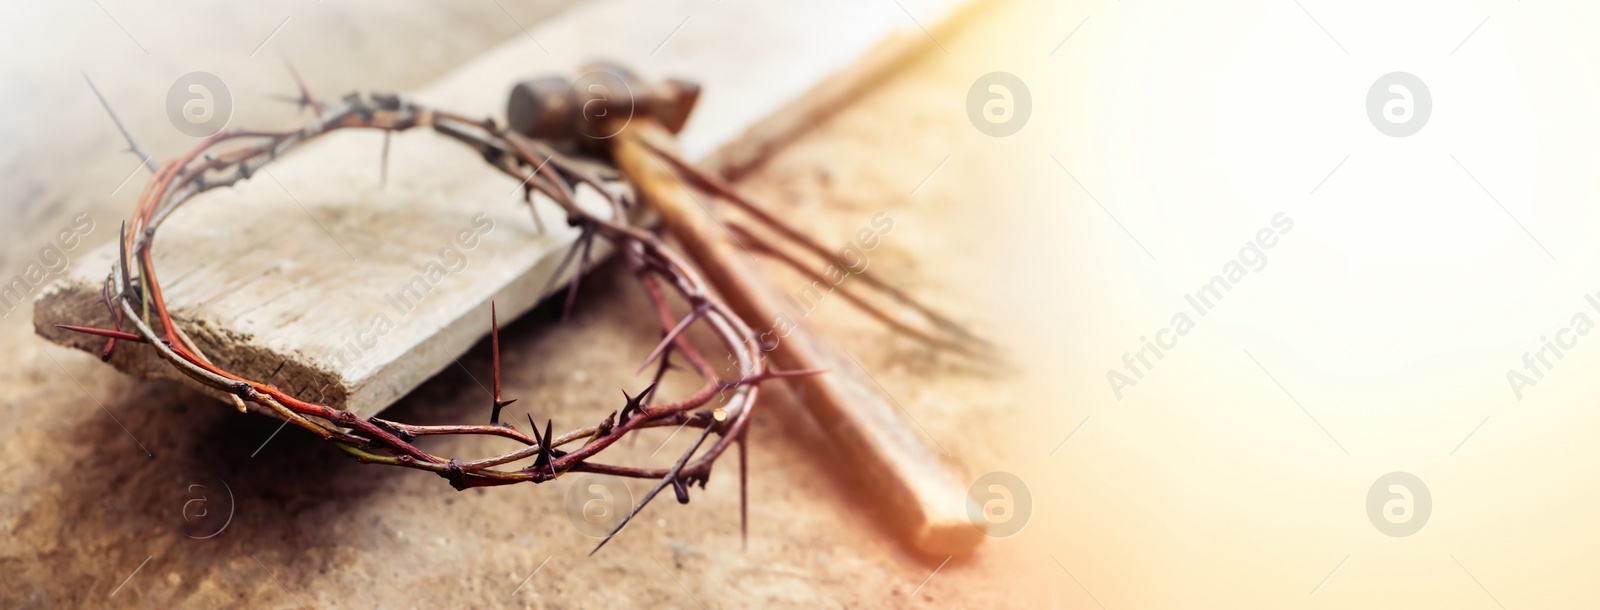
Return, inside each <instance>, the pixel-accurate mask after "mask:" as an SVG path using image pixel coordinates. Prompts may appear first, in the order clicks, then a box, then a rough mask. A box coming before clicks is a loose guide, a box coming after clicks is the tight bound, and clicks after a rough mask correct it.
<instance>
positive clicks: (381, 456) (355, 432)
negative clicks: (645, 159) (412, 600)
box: [62, 86, 785, 550]
mask: <svg viewBox="0 0 1600 610" xmlns="http://www.w3.org/2000/svg"><path fill="white" fill-rule="evenodd" d="M299 102H300V103H302V104H303V105H307V106H311V107H313V109H314V110H315V111H316V117H315V118H314V119H313V120H311V121H310V122H309V123H308V124H307V125H305V126H304V127H301V128H299V129H292V130H287V131H253V130H248V129H233V130H228V131H224V132H221V133H218V134H215V135H213V136H211V137H209V138H207V139H206V140H205V141H204V142H202V143H201V144H200V145H199V146H197V147H196V148H195V149H193V150H191V151H189V152H188V153H187V154H185V155H183V156H182V157H180V158H178V159H176V160H173V161H169V162H166V163H164V164H162V165H160V166H159V167H158V168H157V169H156V171H155V176H154V177H153V178H152V180H151V181H150V182H149V183H148V184H147V185H146V187H145V189H144V192H143V193H142V194H141V195H140V197H139V200H138V204H137V206H136V208H135V210H134V214H133V218H132V221H131V222H128V223H124V225H123V227H122V232H121V237H120V242H119V246H120V255H119V256H118V258H117V261H116V263H115V264H114V265H113V268H112V271H111V273H110V275H108V276H107V278H106V283H105V287H104V290H103V294H102V296H103V298H104V302H105V304H106V306H107V307H108V308H109V309H110V311H111V314H112V319H113V320H114V328H112V329H95V328H85V327H77V326H67V325H63V326H62V328H66V329H69V330H74V331H79V332H86V333H90V334H96V335H101V336H104V337H107V345H106V349H105V351H104V352H103V357H105V358H109V357H110V355H111V353H112V350H113V349H114V348H115V346H116V342H117V341H119V340H120V341H127V342H137V343H143V344H146V345H149V346H150V347H152V348H153V349H155V350H156V351H157V352H158V353H159V354H160V356H161V357H162V358H163V359H165V360H166V361H167V362H169V363H170V364H171V365H172V366H174V367H176V368H178V370H180V371H182V372H183V373H184V374H186V375H187V376H189V377H190V378H192V379H194V380H195V381H198V382H200V383H201V384H204V385H206V386H208V387H211V388H213V389H216V390H220V391H222V392H225V393H227V394H229V395H230V396H231V397H232V400H233V402H234V403H235V405H236V406H237V407H238V408H239V409H241V410H243V409H244V408H245V406H246V405H245V403H254V404H256V405H260V406H262V407H265V408H266V409H269V410H271V411H273V412H275V413H277V414H278V415H279V416H281V417H283V418H285V419H287V420H289V421H291V422H294V423H295V424H296V425H298V426H300V427H302V428H305V429H306V430H309V431H311V432H313V433H315V434H317V435H318V436H321V437H322V438H323V439H325V440H327V441H329V442H331V443H333V444H334V445H335V446H337V447H338V448H339V449H341V450H343V451H345V452H346V453H349V454H351V455H353V456H355V458H356V459H358V460H360V461H362V462H368V463H376V464H387V465H391V466H401V467H406V468H414V469H418V470H425V471H429V472H433V473H435V474H438V475H439V476H441V477H444V478H445V479H447V480H449V481H450V484H451V485H452V486H454V487H455V488H457V489H467V488H472V487H484V486H495V485H507V484H512V483H521V482H533V483H541V482H545V481H550V480H553V479H555V478H558V477H560V476H561V475H562V474H564V473H568V472H593V473H600V474H608V475H614V476H622V477H632V478H644V479H658V480H659V483H658V484H657V486H656V491H659V490H660V489H662V488H665V487H667V486H669V485H670V486H672V487H673V489H674V490H675V491H676V492H677V493H678V496H679V499H680V500H683V501H687V493H688V487H689V486H690V485H694V484H698V485H700V486H701V487H702V488H704V486H705V483H706V481H707V480H708V479H709V478H710V476H711V467H712V464H713V463H714V462H715V461H716V459H717V458H718V457H719V456H721V455H722V453H723V452H724V451H726V450H727V449H728V447H729V445H731V444H732V443H734V442H742V439H743V438H744V435H743V432H744V430H745V428H746V427H747V426H748V425H749V423H750V413H751V409H750V408H751V406H753V405H754V404H755V400H756V396H757V392H758V389H757V385H758V384H759V383H760V382H761V381H764V380H766V379H770V378H774V377H779V376H783V375H785V373H783V372H778V371H772V370H768V369H766V367H765V365H764V364H763V360H762V358H761V354H760V352H759V345H760V344H759V342H758V341H757V340H756V339H755V333H754V332H753V331H752V330H751V329H750V327H749V326H748V325H746V324H745V322H744V321H743V320H741V319H739V317H738V316H736V315H734V314H733V313H732V312H731V311H730V310H729V309H728V308H727V306H725V305H724V304H723V303H721V302H720V301H718V300H717V299H716V297H714V296H712V294H710V292H709V291H708V290H707V286H706V284H705V282H704V281H703V280H702V279H701V278H700V276H699V274H698V273H696V272H695V271H694V270H693V269H692V268H690V267H689V266H688V265H687V264H686V263H685V262H684V260H683V259H681V258H680V257H679V256H678V255H677V254H675V253H674V252H672V251H671V250H669V249H667V248H666V247H665V246H664V245H663V244H662V242H661V240H660V239H659V238H658V237H657V236H656V235H654V234H653V233H651V232H649V231H646V230H643V229H641V228H639V227H636V226H632V225H630V224H629V221H628V218H629V217H628V210H629V208H630V207H631V206H632V205H633V204H632V202H631V201H628V200H627V199H625V198H624V197H622V196H619V195H617V194H615V192H614V189H609V188H606V187H607V185H606V184H605V177H603V176H601V175H599V173H598V172H597V171H596V170H594V169H591V168H590V167H588V166H586V165H584V164H582V163H578V162H575V161H574V160H573V159H571V158H570V157H566V156H564V155H563V154H562V153H560V152H557V151H556V150H555V149H554V148H553V147H552V146H550V145H548V144H546V143H542V142H539V141H535V140H532V139H529V138H527V137H524V136H522V135H520V134H517V133H515V132H512V131H509V130H507V129H504V128H501V127H499V126H497V125H496V124H495V123H494V122H493V121H490V120H477V119H473V118H469V117H466V116H462V115H459V114H455V113H451V112H448V111H445V110H440V109H436V108H432V107H428V106H424V105H419V104H415V103H412V102H410V101H409V100H407V99H405V98H403V97H400V96H396V95H384V94H373V95H370V96H361V95H359V94H351V95H349V96H346V97H344V98H343V99H341V100H339V101H337V102H326V101H319V100H316V99H314V98H312V97H311V96H310V94H309V92H308V91H306V90H305V88H304V87H303V86H302V87H301V91H300V98H299ZM417 127H421V128H432V129H433V130H434V131H435V132H437V133H440V134H442V135H444V136H446V137H449V138H452V139H455V140H457V141H460V142H461V143H463V144H465V145H466V146H468V147H470V148H472V149H474V150H476V151H477V152H478V153H479V154H481V155H482V156H483V158H484V160H485V161H487V162H488V163H489V164H490V165H491V166H493V167H495V168H498V169H500V170H501V171H503V172H505V173H506V174H508V175H510V176H511V177H512V178H515V179H517V180H519V181H521V182H522V183H523V185H524V188H525V189H527V191H528V192H529V194H530V195H531V194H532V193H534V192H537V193H540V194H543V195H545V196H547V197H548V198H549V199H550V200H552V201H554V202H555V203H556V205H558V206H560V208H561V209H562V210H563V211H564V212H565V213H566V215H567V219H568V222H569V223H570V224H572V225H574V226H578V227H581V229H582V238H581V239H580V240H579V242H578V243H576V244H574V246H573V247H574V250H575V251H578V250H580V249H581V256H580V257H579V258H580V260H579V276H580V277H581V275H582V273H583V272H585V271H586V270H587V267H588V263H589V252H590V249H591V246H592V242H593V240H594V239H606V240H609V241H611V242H612V243H613V244H615V245H616V246H617V247H618V249H619V250H620V251H622V252H624V253H625V254H626V256H627V257H628V260H629V261H630V262H631V267H632V269H633V272H634V274H635V275H636V276H637V278H638V279H639V281H640V282H641V283H642V284H643V286H644V287H645V292H646V294H647V295H648V296H649V299H650V302H651V303H652V305H653V307H654V308H655V310H656V313H657V314H658V316H659V317H660V320H661V324H662V327H663V332H664V333H666V335H665V336H666V339H665V340H664V341H663V342H662V345H661V346H658V347H657V348H656V350H655V352H654V353H652V355H651V360H655V359H656V358H660V363H661V368H660V369H659V371H658V373H657V374H656V376H655V383H652V384H651V386H650V387H649V388H648V389H646V390H645V391H643V392H641V393H640V395H638V396H632V397H628V396H627V395H626V393H624V396H625V404H624V406H623V407H622V409H620V411H612V412H611V413H610V414H608V415H606V416H605V417H604V418H602V419H600V420H599V421H598V422H595V423H593V424H590V425H587V426H583V427H579V428H576V429H573V430H570V431H567V432H564V433H561V434H559V435H557V434H555V433H554V422H553V421H549V420H547V421H546V422H545V424H544V431H543V432H542V433H541V432H540V430H539V429H538V426H537V425H536V424H534V423H533V421H532V416H531V415H530V416H529V423H530V424H532V428H531V429H530V431H529V433H524V432H522V431H521V430H518V429H516V428H515V427H513V426H512V425H511V424H509V423H503V422H502V421H501V420H500V412H501V409H503V408H504V407H505V406H507V405H509V404H511V402H513V400H506V399H505V398H504V397H503V396H502V395H501V391H500V387H501V377H500V358H499V323H498V316H497V315H495V316H493V318H494V323H493V325H492V328H491V330H492V332H491V334H492V336H493V338H492V340H491V341H492V349H493V351H494V356H493V358H494V388H495V391H494V397H493V403H491V405H490V407H491V410H490V414H489V423H488V424H484V425H436V426H419V425H412V424H404V423H400V422H395V421H389V420H385V419H381V418H377V417H373V418H370V419H362V418H360V417H357V416H356V415H355V414H353V413H351V412H349V411H345V410H342V409H338V408H334V407H330V406H327V405H321V404H315V403H312V402H307V401H303V400H300V399H297V398H295V397H293V396H291V395H289V394H288V393H287V392H285V391H284V390H282V389H280V388H278V387H276V386H273V385H271V384H268V383H265V382H262V381H256V380H251V379H246V378H244V377H243V376H241V375H238V374H235V373H232V372H229V371H227V370H224V369H223V368H221V367H219V366H217V365H215V364H213V363H212V361H211V360H210V359H208V358H207V357H206V356H205V354H203V353H202V352H201V350H200V349H199V348H198V347H197V346H196V345H195V344H194V342H193V341H191V340H190V339H189V337H188V335H187V334H186V333H184V331H183V330H182V328H181V327H179V326H178V325H177V324H176V323H175V321H174V318H173V316H172V313H171V312H170V310H169V309H168V306H167V303H166V299H165V297H164V295H163V293H162V286H161V282H160V280H159V279H158V278H157V273H156V267H155V264H154V260H155V257H154V245H155V236H156V232H157V229H159V228H160V226H161V224H162V222H163V221H164V220H166V219H167V218H168V217H169V216H170V215H171V214H172V212H173V211H174V210H176V209H177V208H178V207H179V206H181V205H182V204H184V203H185V202H187V201H189V200H191V199H193V198H194V197H195V196H196V195H199V194H201V193H204V192H207V191H210V190H213V189H217V188H222V187H228V186H232V185H233V184H235V183H237V182H239V181H242V180H247V179H249V178H250V177H251V176H252V175H254V174H255V172H257V171H258V170H260V169H261V167H262V166H263V165H265V164H266V163H268V162H271V161H272V160H274V159H277V158H278V157H280V156H282V155H283V154H284V153H285V152H287V151H288V150H290V149H292V148H294V147H296V146H299V145H300V144H303V143H305V142H307V141H309V140H311V139H314V138H316V137H317V136H320V135H322V134H325V133H328V132H332V131H336V130H340V129H376V130H381V131H383V132H385V135H388V134H391V133H393V132H396V131H405V130H408V129H412V128H417ZM582 184H587V185H590V186H592V187H594V188H595V190H597V191H599V192H600V193H601V194H602V195H604V196H606V197H607V198H609V199H610V203H611V205H610V210H609V214H596V213H591V212H589V211H586V210H585V209H584V208H581V207H579V206H578V205H577V203H576V201H575V194H574V193H575V189H576V188H577V187H578V186H579V185H582ZM526 200H527V201H528V202H530V207H531V202H532V198H531V196H530V197H528V198H526ZM570 258H571V257H570V255H569V259H570ZM575 284H576V280H574V285H575ZM669 291H670V293H675V294H676V297H677V298H678V299H681V300H683V301H685V302H687V303H688V305H689V307H690V311H691V313H690V314H689V316H688V317H687V318H685V319H683V320H682V321H681V322H680V320H678V319H677V318H676V317H675V316H674V314H673V313H672V309H671V308H670V307H669V300H668V294H669ZM574 295H575V290H574V291H573V292H569V293H568V295H567V305H568V308H569V309H570V307H571V303H572V300H573V298H574ZM692 323H700V324H702V325H703V326H705V327H706V328H708V329H709V330H710V332H711V334H712V335H713V336H714V337H715V338H716V340H717V341H718V342H719V343H721V344H722V347H723V348H725V349H727V350H728V351H729V352H730V353H732V354H734V356H735V358H734V359H735V361H736V363H737V365H738V366H737V371H738V377H737V378H736V379H733V380H724V379H721V378H720V377H719V376H718V374H717V372H716V370H715V368H714V367H713V365H712V364H711V363H710V362H708V361H707V360H706V358H704V357H703V356H702V355H701V354H700V352H699V351H697V350H696V349H695V348H694V347H693V346H692V345H691V344H690V343H689V342H688V341H687V339H686V338H685V337H684V336H683V333H682V329H683V327H686V326H688V325H689V324H692ZM130 327H131V328H130ZM674 354H676V355H679V356H681V360H682V361H683V362H686V363H687V364H688V366H689V367H690V368H691V369H692V370H693V371H694V372H695V373H697V374H698V375H700V376H701V377H702V378H703V379H704V383H703V384H702V385H701V387H700V389H699V390H698V391H696V392H695V393H693V394H692V395H690V396H688V397H686V398H682V399H679V400H676V401H659V400H656V399H655V388H656V384H657V383H659V382H660V380H661V376H662V374H663V373H664V372H665V370H666V366H667V359H668V358H669V357H671V356H672V355H674ZM648 364H649V362H647V363H646V365H647V366H648ZM729 388H732V390H733V391H731V392H728V393H727V395H728V398H727V401H726V403H724V404H722V405H721V406H720V407H719V408H717V409H715V410H713V409H711V408H710V407H712V406H714V405H713V403H714V402H716V399H717V398H718V396H719V394H721V393H723V392H724V391H725V390H728V389H729ZM667 426H674V427H676V426H689V427H694V428H699V429H701V430H702V433H701V435H700V439H701V440H700V442H697V443H695V444H694V446H693V447H691V448H690V449H689V450H688V451H685V452H684V453H683V454H682V455H681V456H680V457H679V459H678V460H677V461H676V463H675V464H674V465H673V466H672V467H671V468H667V469H658V468H643V467H635V466H628V465H622V464H612V463H606V462H602V461H600V460H599V459H598V455H599V454H600V452H601V451H603V450H605V449H606V448H607V447H610V446H611V445H612V444H614V443H616V442H617V441H618V440H620V439H621V438H623V437H624V436H626V435H628V434H630V433H633V432H636V431H639V430H643V429H648V428H656V427H667ZM713 434H714V435H716V437H717V438H716V439H715V440H714V441H711V442H709V443H707V442H706V441H707V439H708V438H709V437H710V436H711V435H713ZM436 435H481V436H497V437H502V438H507V439H511V440H514V441H517V442H519V443H521V445H522V447H521V448H519V449H517V450H514V451H510V452H508V453H504V454H502V455H498V456H494V457H488V458H482V459H475V460H461V459H456V458H450V457H445V456H440V455H435V454H433V453H430V452H428V451H425V450H423V449H421V448H419V447H418V446H417V445H415V444H414V441H415V440H416V439H418V438H420V437H423V436H436ZM702 445H705V446H706V448H705V450H704V451H700V449H701V447H702ZM697 453H698V455H697ZM530 458H531V459H532V462H531V463H529V464H527V465H525V466H522V467H516V466H515V465H514V464H515V463H516V462H520V461H524V460H529V459H530ZM741 478H742V477H741ZM654 496H655V492H652V493H651V494H650V495H648V496H646V497H645V499H644V500H643V501H641V502H640V503H639V504H638V505H637V506H635V507H634V508H633V510H632V511H631V512H630V513H629V516H630V517H631V516H632V515H633V514H636V513H637V512H638V511H639V510H640V509H641V508H643V506H644V505H645V504H646V503H648V502H649V501H650V499H652V498H653V497H654ZM625 523H626V522H624V524H625ZM620 529H621V525H619V526H618V527H617V530H618V531H620ZM615 534H616V531H613V532H612V535H615ZM607 540H609V536H608V537H607ZM601 544H602V545H603V544H604V543H603V542H602V543H601ZM598 548H599V547H598V546H597V547H596V550H598Z"/></svg>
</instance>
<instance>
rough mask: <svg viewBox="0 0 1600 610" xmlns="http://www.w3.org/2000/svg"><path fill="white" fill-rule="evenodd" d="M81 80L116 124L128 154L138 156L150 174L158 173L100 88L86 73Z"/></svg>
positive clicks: (153, 163) (152, 161) (153, 162)
mask: <svg viewBox="0 0 1600 610" xmlns="http://www.w3.org/2000/svg"><path fill="white" fill-rule="evenodd" d="M83 80H84V82H87V83H89V90H90V91H93V92H94V96H95V98H96V99H99V100H100V105H101V106H104V107H105V109H106V114H109V115H111V122H112V123H116V125H117V131H120V132H122V139H124V140H127V141H128V152H131V153H133V154H135V155H138V156H139V158H140V159H141V160H143V161H144V166H145V168H147V169H149V170H150V173H152V174H154V173H156V172H157V171H159V170H158V169H157V168H156V163H155V161H154V160H152V159H151V158H150V155H147V154H145V153H144V151H143V150H140V149H139V143H138V142H135V141H133V134H132V133H129V132H128V128H127V127H124V126H123V125H122V119H119V118H117V112H116V111H115V110H112V109H111V104H110V103H108V102H106V96H104V95H100V88H99V87H96V86H94V81H92V80H90V79H89V73H88V72H84V73H83Z"/></svg>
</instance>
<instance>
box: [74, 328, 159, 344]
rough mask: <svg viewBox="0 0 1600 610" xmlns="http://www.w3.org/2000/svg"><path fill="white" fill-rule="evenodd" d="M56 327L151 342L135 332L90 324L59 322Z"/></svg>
mask: <svg viewBox="0 0 1600 610" xmlns="http://www.w3.org/2000/svg"><path fill="white" fill-rule="evenodd" d="M56 328H60V329H63V330H70V331H73V332H79V333H85V334H90V335H99V336H101V337H110V338H112V339H122V340H124V341H134V342H138V343H149V341H146V340H145V339H144V337H141V336H139V335H136V334H133V333H125V332H122V331H120V330H109V329H105V328H92V327H88V326H73V325H71V324H57V325H56Z"/></svg>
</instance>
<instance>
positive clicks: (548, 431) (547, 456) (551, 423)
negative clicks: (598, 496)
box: [539, 419, 556, 479]
mask: <svg viewBox="0 0 1600 610" xmlns="http://www.w3.org/2000/svg"><path fill="white" fill-rule="evenodd" d="M554 429H555V420H550V419H547V420H545V421H544V440H545V443H544V444H543V445H540V446H539V450H540V452H542V453H544V463H545V465H547V466H549V467H550V478H552V479H553V478H555V477H556V463H555V462H556V460H555V447H551V446H550V445H551V444H552V443H554V442H555V440H556V436H555V433H554Z"/></svg>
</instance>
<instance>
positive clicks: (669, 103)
mask: <svg viewBox="0 0 1600 610" xmlns="http://www.w3.org/2000/svg"><path fill="white" fill-rule="evenodd" d="M699 98H700V86H699V85H698V84H695V83H691V82H689V81H685V80H680V79H667V80H666V81H663V82H660V83H647V82H645V81H644V80H643V79H640V78H639V77H638V76H637V75H635V74H634V73H633V72H631V71H629V70H628V69H626V68H623V67H621V66H618V65H616V64H611V63H603V62H601V63H593V64H590V65H588V66H586V67H585V72H584V74H583V76H580V77H578V79H577V80H574V81H568V80H567V79H565V78H563V77H560V76H543V77H538V78H534V79H529V80H525V81H522V82H519V83H517V84H516V86H515V87H513V88H512V89H511V97H510V99H509V100H508V101H507V104H506V119H507V121H509V122H510V125H511V129H512V130H514V131H516V132H517V133H520V134H522V135H525V136H528V137H532V138H540V139H549V140H568V139H580V140H591V141H592V140H604V139H607V138H610V137H612V136H615V135H617V133H620V132H621V131H622V130H623V129H625V128H626V127H627V125H628V123H629V122H631V121H632V120H633V119H634V118H637V117H643V118H649V119H653V120H655V121H658V122H660V123H661V125H662V126H664V127H666V128H667V130H668V131H671V132H672V133H677V132H678V131H680V130H682V129H683V125H684V123H687V122H688V120H689V114H690V113H691V112H693V110H694V105H695V102H696V101H698V100H699Z"/></svg>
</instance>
